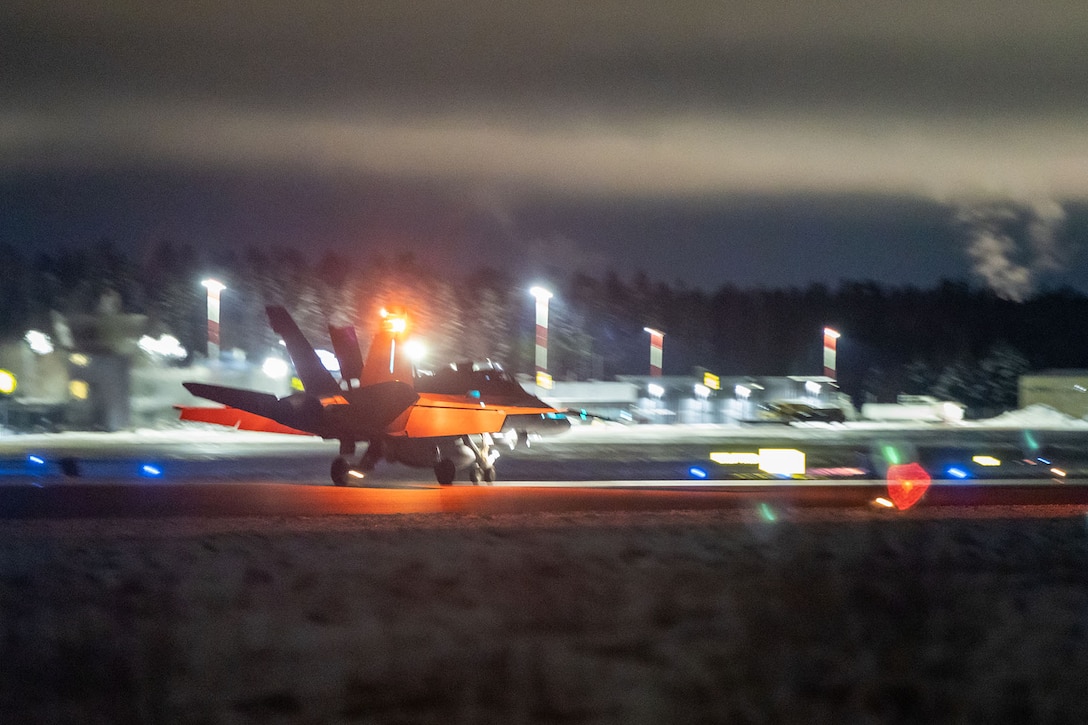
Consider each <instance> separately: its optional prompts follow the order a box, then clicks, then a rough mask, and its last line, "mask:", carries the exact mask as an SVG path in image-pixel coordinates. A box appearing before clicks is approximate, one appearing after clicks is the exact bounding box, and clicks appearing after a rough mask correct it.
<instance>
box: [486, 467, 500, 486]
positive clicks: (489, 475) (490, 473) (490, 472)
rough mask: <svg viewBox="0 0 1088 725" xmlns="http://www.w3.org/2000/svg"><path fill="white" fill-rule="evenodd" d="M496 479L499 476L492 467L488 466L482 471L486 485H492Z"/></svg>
mask: <svg viewBox="0 0 1088 725" xmlns="http://www.w3.org/2000/svg"><path fill="white" fill-rule="evenodd" d="M498 477H499V474H498V472H497V471H496V470H495V467H494V466H488V467H487V468H485V469H484V481H485V482H486V483H494V482H495V480H496V479H497V478H498Z"/></svg>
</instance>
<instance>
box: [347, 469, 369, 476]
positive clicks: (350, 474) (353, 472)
mask: <svg viewBox="0 0 1088 725" xmlns="http://www.w3.org/2000/svg"><path fill="white" fill-rule="evenodd" d="M348 475H349V476H351V477H352V478H365V477H366V476H365V474H364V473H363V472H362V471H356V470H355V469H354V468H352V469H350V470H349V471H348Z"/></svg>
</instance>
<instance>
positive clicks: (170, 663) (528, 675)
mask: <svg viewBox="0 0 1088 725" xmlns="http://www.w3.org/2000/svg"><path fill="white" fill-rule="evenodd" d="M0 539H2V541H3V548H2V549H0V612H2V615H3V616H2V618H0V641H2V642H4V649H3V667H2V668H0V711H2V712H3V713H4V721H5V722H80V723H95V722H102V723H118V722H170V723H213V722H214V723H277V722H282V723H296V722H297V723H311V722H314V723H316V722H322V723H338V722H343V723H347V722H383V723H384V722H391V723H394V722H395V723H513V724H517V723H537V722H549V723H555V722H566V723H575V722H576V723H636V724H637V723H665V722H742V723H795V722H796V723H800V722H805V723H808V722H888V721H898V722H1034V721H1041V722H1084V721H1086V720H1088V700H1085V698H1084V697H1083V683H1084V679H1085V676H1086V675H1088V622H1086V620H1085V617H1086V614H1085V613H1086V612H1088V584H1086V583H1085V579H1084V576H1083V572H1084V571H1085V568H1086V567H1088V533H1086V530H1085V521H1084V520H1083V519H1079V518H1064V519H1063V518H1053V519H1046V518H1044V519H1037V520H1033V521H1024V522H1016V523H1010V522H1008V521H1005V520H1002V519H965V520H932V519H930V520H924V519H921V518H919V517H917V516H911V515H909V514H908V515H907V516H905V517H894V518H893V517H892V516H891V515H889V517H888V518H886V519H878V520H875V521H850V520H846V521H841V520H840V521H835V522H827V521H820V520H818V519H817V520H814V521H809V522H801V523H786V522H781V521H779V522H769V521H766V520H763V519H761V518H758V517H754V516H745V515H742V514H741V515H738V514H710V513H700V514H695V513H684V512H674V513H664V514H646V515H631V514H627V515H607V514H582V515H578V514H574V515H562V516H555V515H553V516H544V517H530V516H494V517H483V518H481V517H472V516H457V515H448V514H438V515H427V516H377V517H325V518H316V519H295V520H265V519H235V520H215V521H194V520H185V519H172V520H171V519H167V520H161V521H138V520H137V521H126V520H115V521H90V522H0Z"/></svg>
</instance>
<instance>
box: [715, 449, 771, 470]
mask: <svg viewBox="0 0 1088 725" xmlns="http://www.w3.org/2000/svg"><path fill="white" fill-rule="evenodd" d="M710 460H712V461H714V462H715V463H717V464H718V465H721V466H739V465H749V466H758V465H759V454H758V453H729V452H726V451H714V452H713V453H711V454H710Z"/></svg>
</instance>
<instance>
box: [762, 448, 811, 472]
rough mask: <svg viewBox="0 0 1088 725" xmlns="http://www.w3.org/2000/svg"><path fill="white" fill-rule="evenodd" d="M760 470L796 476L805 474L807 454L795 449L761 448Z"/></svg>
mask: <svg viewBox="0 0 1088 725" xmlns="http://www.w3.org/2000/svg"><path fill="white" fill-rule="evenodd" d="M759 470H761V471H763V472H765V473H771V474H779V475H784V476H795V475H798V474H802V473H804V472H805V454H804V453H802V452H801V451H799V450H797V449H795V448H760V449H759Z"/></svg>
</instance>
